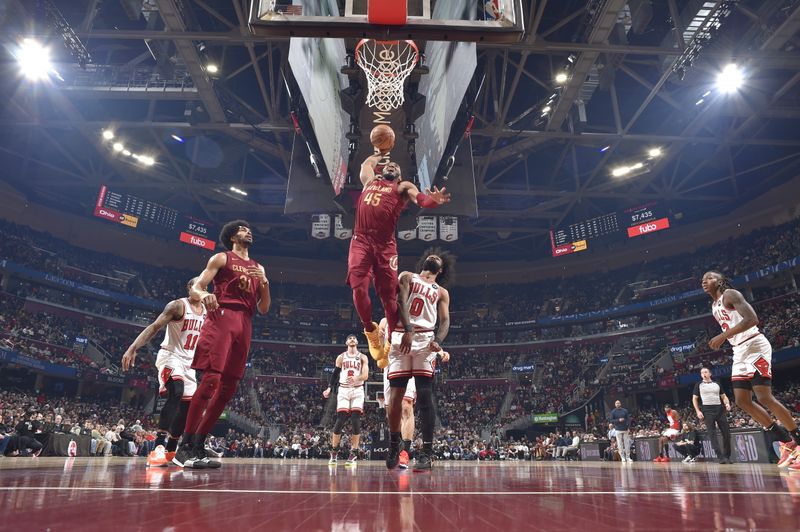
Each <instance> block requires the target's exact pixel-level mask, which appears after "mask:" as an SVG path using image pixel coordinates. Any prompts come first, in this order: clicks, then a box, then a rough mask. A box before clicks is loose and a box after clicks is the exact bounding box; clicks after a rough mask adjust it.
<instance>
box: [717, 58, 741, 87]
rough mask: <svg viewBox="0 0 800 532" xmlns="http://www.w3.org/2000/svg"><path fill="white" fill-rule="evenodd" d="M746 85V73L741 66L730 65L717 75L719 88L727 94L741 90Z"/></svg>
mask: <svg viewBox="0 0 800 532" xmlns="http://www.w3.org/2000/svg"><path fill="white" fill-rule="evenodd" d="M742 83H744V72H742V69H741V67H740V66H739V65H737V64H734V63H730V64H729V65H727V66H726V67H725V68H724V69H722V72H720V73H719V74H717V88H718V89H719V90H721V91H722V92H725V93H729V94H730V93H732V92H736V91H737V90H739V88H740V87H741V86H742Z"/></svg>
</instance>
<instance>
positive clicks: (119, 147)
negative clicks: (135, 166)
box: [113, 142, 125, 151]
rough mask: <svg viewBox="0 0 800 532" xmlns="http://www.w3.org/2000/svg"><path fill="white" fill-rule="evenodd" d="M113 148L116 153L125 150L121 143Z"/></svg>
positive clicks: (115, 144)
mask: <svg viewBox="0 0 800 532" xmlns="http://www.w3.org/2000/svg"><path fill="white" fill-rule="evenodd" d="M113 148H114V151H122V150H124V149H125V146H123V145H122V143H121V142H115V143H114V146H113Z"/></svg>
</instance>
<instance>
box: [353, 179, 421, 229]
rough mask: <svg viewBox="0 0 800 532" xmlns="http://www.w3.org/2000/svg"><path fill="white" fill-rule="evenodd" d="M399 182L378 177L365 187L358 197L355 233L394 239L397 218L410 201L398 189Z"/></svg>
mask: <svg viewBox="0 0 800 532" xmlns="http://www.w3.org/2000/svg"><path fill="white" fill-rule="evenodd" d="M397 184H398V183H397V182H396V181H387V180H386V179H382V178H380V177H378V178H375V179H373V180H372V181H370V182H369V184H368V185H367V186H366V187H364V190H363V191H362V192H361V195H360V196H359V197H358V204H357V207H356V226H355V229H354V233H356V234H369V235H374V236H375V237H376V238H381V239H384V240H394V230H395V227H397V220H398V218H400V213H401V212H403V209H405V208H406V204H407V203H408V201H407V200H406V199H404V198H403V197H402V196H400V193H399V192H398V191H397Z"/></svg>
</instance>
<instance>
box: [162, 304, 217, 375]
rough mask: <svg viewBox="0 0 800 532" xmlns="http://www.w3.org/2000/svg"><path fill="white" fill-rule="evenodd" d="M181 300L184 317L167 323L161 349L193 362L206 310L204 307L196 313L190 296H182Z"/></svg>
mask: <svg viewBox="0 0 800 532" xmlns="http://www.w3.org/2000/svg"><path fill="white" fill-rule="evenodd" d="M180 301H181V302H182V303H183V318H181V319H180V320H175V321H171V322H169V323H168V324H167V327H166V331H165V333H164V341H163V342H161V349H163V350H164V351H168V352H170V353H172V354H173V355H175V356H177V357H180V358H181V359H183V360H185V361H188V364H191V363H192V359H193V358H194V349H195V347H197V340H198V339H199V338H200V329H201V328H202V327H203V322H204V321H205V320H206V312H205V309H204V310H203V312H202V314H196V313H195V312H194V311H193V310H192V306H191V305H190V304H189V299H188V298H185V297H184V298H181V299H180Z"/></svg>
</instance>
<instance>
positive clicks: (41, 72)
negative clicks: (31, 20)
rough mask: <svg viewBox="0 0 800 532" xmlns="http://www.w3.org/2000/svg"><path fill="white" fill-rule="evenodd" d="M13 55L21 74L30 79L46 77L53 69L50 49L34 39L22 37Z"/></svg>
mask: <svg viewBox="0 0 800 532" xmlns="http://www.w3.org/2000/svg"><path fill="white" fill-rule="evenodd" d="M15 56H16V58H17V63H18V64H19V68H20V71H21V72H22V75H23V76H25V77H26V78H28V79H30V80H32V81H37V80H40V79H45V78H47V76H48V74H49V73H50V72H51V71H52V70H53V65H52V63H51V62H50V49H49V48H46V47H44V46H42V44H41V43H39V42H38V41H35V40H34V39H24V40H23V41H22V44H21V45H20V46H19V49H18V50H17V53H16V54H15Z"/></svg>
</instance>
